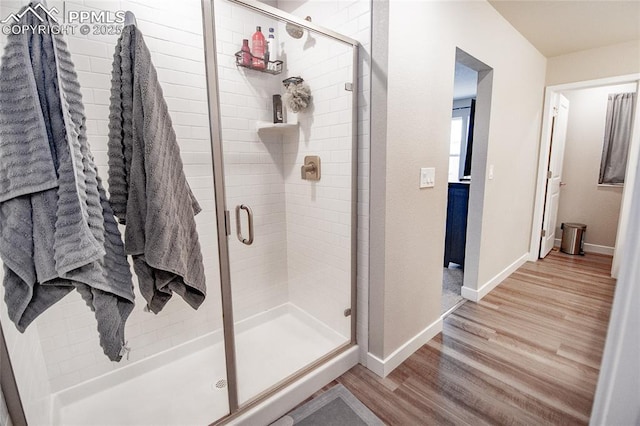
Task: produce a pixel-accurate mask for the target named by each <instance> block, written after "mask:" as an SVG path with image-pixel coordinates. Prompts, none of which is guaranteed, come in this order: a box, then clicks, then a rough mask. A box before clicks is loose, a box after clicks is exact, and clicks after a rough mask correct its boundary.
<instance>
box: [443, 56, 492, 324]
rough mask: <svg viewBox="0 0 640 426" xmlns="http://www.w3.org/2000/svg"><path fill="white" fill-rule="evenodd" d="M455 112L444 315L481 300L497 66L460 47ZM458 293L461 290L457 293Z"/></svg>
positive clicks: (456, 59) (445, 259) (453, 113)
mask: <svg viewBox="0 0 640 426" xmlns="http://www.w3.org/2000/svg"><path fill="white" fill-rule="evenodd" d="M455 69H456V74H455V78H454V99H453V104H452V111H451V117H452V118H451V139H450V141H449V143H450V151H449V154H450V155H449V188H448V199H447V221H446V224H447V229H446V233H445V254H444V259H443V260H444V262H443V266H444V274H443V293H442V294H443V297H442V313H443V316H446V315H447V314H448V313H450V312H452V311H453V310H454V309H455V308H456V307H457V306H459V305H460V304H462V303H463V302H464V299H469V300H474V301H477V300H479V292H478V290H477V287H478V270H479V263H480V236H481V231H482V211H483V206H484V190H485V185H486V180H487V178H488V179H491V178H492V176H491V173H487V152H488V145H489V117H490V108H491V91H492V86H493V70H492V68H491V67H489V66H488V65H486V64H485V63H483V62H481V61H480V60H478V59H476V58H475V57H473V56H471V55H470V54H468V53H466V52H465V51H463V50H461V49H459V48H456V54H455ZM458 291H459V293H458Z"/></svg>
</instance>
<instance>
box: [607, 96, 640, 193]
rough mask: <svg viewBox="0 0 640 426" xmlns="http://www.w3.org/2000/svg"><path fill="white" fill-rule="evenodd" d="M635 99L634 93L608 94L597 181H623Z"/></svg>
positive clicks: (611, 182) (612, 182)
mask: <svg viewBox="0 0 640 426" xmlns="http://www.w3.org/2000/svg"><path fill="white" fill-rule="evenodd" d="M635 99H636V94H635V93H616V94H611V95H609V102H608V104H607V120H606V124H605V130H604V145H603V147H602V160H601V161H600V179H599V180H598V183H604V184H616V183H618V184H620V183H624V175H625V170H626V168H627V153H628V152H629V143H630V142H631V128H632V123H633V107H634V105H635V103H636V102H635Z"/></svg>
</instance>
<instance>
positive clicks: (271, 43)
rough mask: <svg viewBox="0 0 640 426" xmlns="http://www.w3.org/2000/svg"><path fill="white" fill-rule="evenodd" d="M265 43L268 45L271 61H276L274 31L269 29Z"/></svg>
mask: <svg viewBox="0 0 640 426" xmlns="http://www.w3.org/2000/svg"><path fill="white" fill-rule="evenodd" d="M267 42H268V43H269V52H270V54H271V56H270V57H271V59H270V60H271V61H276V60H278V59H279V58H278V40H277V39H276V30H275V29H274V28H269V35H268V36H267Z"/></svg>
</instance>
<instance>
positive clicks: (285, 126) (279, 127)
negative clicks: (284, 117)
mask: <svg viewBox="0 0 640 426" xmlns="http://www.w3.org/2000/svg"><path fill="white" fill-rule="evenodd" d="M297 128H298V123H271V122H269V121H258V122H257V123H256V130H257V131H258V132H259V131H260V130H270V131H271V130H275V131H286V130H293V129H297Z"/></svg>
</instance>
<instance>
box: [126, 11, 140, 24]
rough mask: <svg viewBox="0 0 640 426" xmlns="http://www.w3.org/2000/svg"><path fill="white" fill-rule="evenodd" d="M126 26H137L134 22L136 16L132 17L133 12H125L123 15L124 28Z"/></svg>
mask: <svg viewBox="0 0 640 426" xmlns="http://www.w3.org/2000/svg"><path fill="white" fill-rule="evenodd" d="M127 25H133V26H135V27H137V26H138V22H137V21H136V15H134V14H133V12H132V11H130V10H127V11H126V12H125V13H124V26H125V27H126V26H127Z"/></svg>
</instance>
